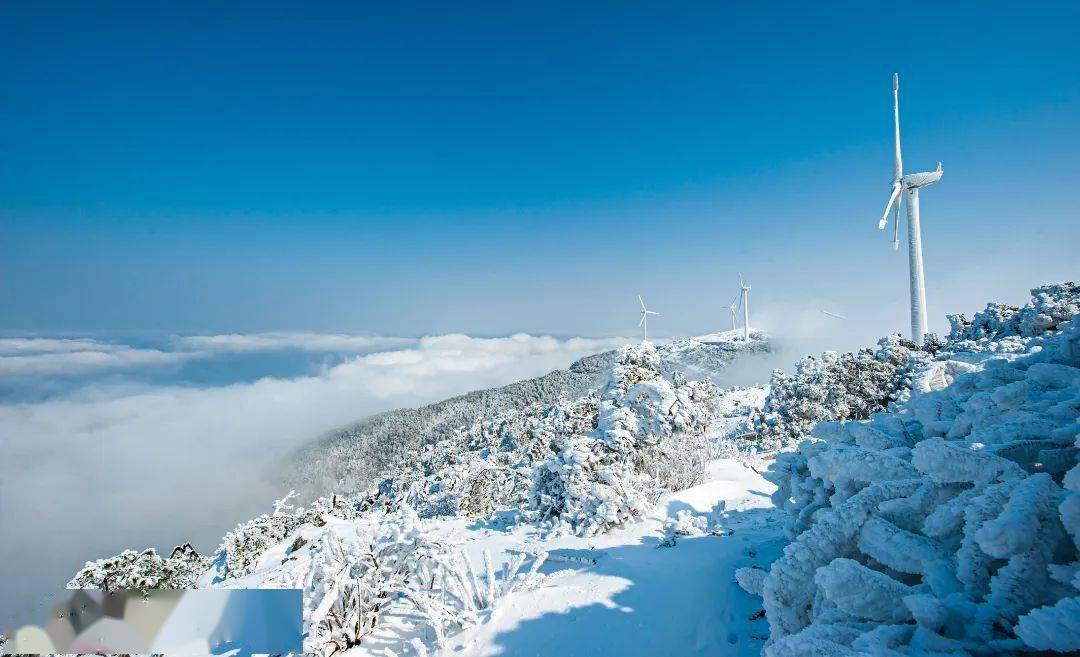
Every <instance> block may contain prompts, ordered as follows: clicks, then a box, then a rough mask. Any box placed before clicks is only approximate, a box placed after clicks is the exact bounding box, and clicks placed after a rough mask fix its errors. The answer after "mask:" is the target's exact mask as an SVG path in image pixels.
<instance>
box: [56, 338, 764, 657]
mask: <svg viewBox="0 0 1080 657" xmlns="http://www.w3.org/2000/svg"><path fill="white" fill-rule="evenodd" d="M733 337H734V336H733ZM734 342H736V341H735V340H733V343H734ZM761 349H767V343H766V342H765V340H764V336H762V335H760V334H759V335H757V336H755V338H754V339H753V340H751V342H750V343H749V344H747V343H745V342H743V343H742V344H741V345H740V344H737V343H736V344H724V343H720V344H710V345H705V344H703V343H700V342H697V341H693V340H681V341H675V342H672V343H669V344H666V345H661V346H655V345H652V344H649V343H643V344H641V345H640V346H634V347H627V348H625V349H623V350H622V351H621V352H620V353H618V354H617V358H618V362H617V364H616V365H614V366H613V367H610V368H609V369H608V371H607V372H605V377H606V383H605V384H604V385H603V386H601V387H600V388H599V389H597V390H594V391H592V392H588V393H587V394H584V395H582V396H579V397H577V398H571V399H566V398H562V399H559V400H557V401H555V402H554V403H539V402H538V403H532V404H529V405H525V406H523V407H521V408H520V409H511V410H508V411H504V412H500V413H496V414H494V415H492V416H479V417H477V418H476V419H474V420H473V422H472V423H471V424H469V425H467V426H464V427H461V428H459V429H456V430H452V431H448V432H447V435H446V437H444V438H441V439H439V440H436V441H433V442H428V443H427V444H423V445H422V448H421V450H420V451H419V452H418V453H414V456H413V457H412V459H410V462H409V463H407V464H405V465H404V466H402V467H401V469H399V470H398V471H397V472H395V473H393V474H392V475H391V476H388V477H385V478H384V479H383V480H381V482H380V483H378V485H376V486H374V487H371V488H368V489H366V490H365V491H363V492H362V493H360V494H354V495H345V494H342V495H331V496H328V497H322V498H319V499H317V500H316V501H315V502H314V503H312V504H311V505H309V506H308V507H307V508H296V509H294V508H291V507H290V505H289V504H288V500H283V501H281V502H280V503H279V504H278V505H277V506H276V507H275V511H274V513H273V514H268V515H264V516H260V517H259V518H256V519H254V520H252V521H250V522H247V523H244V524H242V525H240V526H238V527H237V528H236V530H234V531H233V532H230V533H229V534H228V535H227V536H226V537H225V538H224V539H223V542H222V547H221V549H220V550H219V551H218V553H217V555H216V556H215V557H214V558H213V559H208V558H206V557H202V556H199V555H197V554H193V552H192V551H191V550H190V549H188V550H178V551H177V552H175V553H174V555H173V556H172V557H169V558H164V557H162V556H160V555H157V554H156V553H154V552H153V551H145V552H143V553H136V552H131V551H129V552H125V553H124V554H122V555H118V556H117V557H114V558H111V559H106V560H101V561H98V562H95V563H92V564H88V566H87V568H85V569H84V570H82V571H81V572H80V573H78V574H77V575H76V577H75V578H74V579H73V581H72V586H84V587H96V586H128V587H159V586H190V585H192V584H193V583H195V582H196V580H197V583H198V585H200V586H234V585H238V583H240V582H244V581H248V580H247V579H245V578H247V577H249V576H251V575H253V574H254V573H257V572H260V571H263V576H264V581H265V583H266V585H287V584H289V583H291V584H292V585H300V584H302V585H303V586H301V588H305V590H307V591H308V594H309V595H308V596H307V600H308V602H309V606H308V608H307V612H308V614H309V617H308V619H307V622H308V628H309V631H310V635H309V642H308V645H309V646H310V647H311V649H312V650H315V651H334V650H340V649H344V648H347V647H349V646H352V645H355V644H358V643H362V641H363V639H364V638H365V637H366V636H367V635H368V634H369V633H370V630H371V629H372V628H374V627H375V626H376V625H377V624H378V623H377V622H376V621H379V620H380V619H381V617H382V615H383V614H385V613H388V610H389V607H390V606H392V605H388V604H387V600H388V598H387V596H389V598H392V599H394V600H398V599H400V600H402V601H404V600H410V601H412V604H414V605H415V604H426V605H428V606H427V607H426V609H427V611H426V612H425V614H428V613H430V614H434V615H433V616H430V618H429V620H430V621H431V626H432V628H440V629H439V630H438V631H440V632H441V631H444V630H447V631H448V630H449V629H451V626H455V627H461V626H463V625H467V624H469V623H471V622H475V619H474V618H473V616H472V615H470V614H472V612H476V611H478V609H477V607H478V606H479V605H481V604H482V601H481V599H480V597H478V596H481V594H479V593H477V592H476V590H475V587H474V586H473V585H472V578H471V577H470V578H468V579H467V581H468V582H469V584H468V586H470V587H472V589H471V590H470V591H465V590H462V589H461V588H460V582H459V583H458V585H455V584H451V583H447V582H448V581H449V580H448V581H443V580H442V579H440V581H439V582H438V583H434V580H432V579H431V578H430V577H425V578H421V581H428V582H429V585H428V588H426V589H424V590H419V589H416V590H413V589H407V586H406V581H408V582H413V583H415V582H416V581H417V579H416V577H417V575H418V574H419V573H420V572H421V571H424V572H428V571H429V570H430V569H432V568H434V569H435V570H436V571H438V573H439V578H443V577H444V576H445V577H451V576H452V575H451V573H454V572H457V569H459V568H461V567H463V566H462V563H461V561H460V560H458V558H457V557H456V556H455V554H456V553H455V552H453V551H449V552H448V551H447V550H446V549H444V548H445V547H446V546H445V543H444V542H443V540H442V539H440V538H430V537H431V536H432V534H431V529H432V527H431V525H432V524H433V523H434V524H435V525H438V524H439V523H440V522H441V521H438V520H433V519H435V518H478V519H479V518H489V519H498V520H500V521H502V522H504V523H505V524H508V525H510V526H515V527H516V526H524V525H529V526H531V527H534V528H535V529H536V530H537V531H543V532H544V533H546V534H551V533H552V532H555V533H568V534H571V535H574V534H578V535H587V534H595V533H599V532H603V531H607V530H610V529H612V528H614V527H616V526H618V525H620V524H623V523H626V522H628V521H631V520H637V519H641V518H643V517H644V516H645V515H646V514H647V513H648V512H649V511H650V510H651V509H652V507H653V505H654V503H655V502H656V500H657V499H659V498H660V497H662V496H663V495H664V494H666V492H668V491H672V490H676V489H682V488H685V487H687V486H691V485H694V484H697V483H699V482H701V481H702V480H703V477H704V476H705V465H706V461H707V459H708V458H709V457H710V455H714V454H716V453H720V452H725V451H726V452H727V453H735V452H736V448H735V447H734V446H733V445H731V444H728V443H727V442H726V440H725V439H726V437H727V436H728V435H731V434H733V433H740V432H741V433H745V432H746V431H747V430H748V429H749V423H748V412H749V410H750V409H751V408H752V407H753V406H755V405H757V404H759V403H760V401H761V399H762V397H763V394H764V392H763V390H761V389H732V390H727V391H721V390H720V389H718V388H717V387H716V386H715V385H714V384H713V383H712V382H711V381H710V380H709V378H708V376H709V375H710V374H713V373H715V372H716V369H717V368H720V367H722V366H723V365H725V364H726V363H727V362H729V361H730V359H731V358H733V357H734V355H735V354H736V353H738V352H739V351H743V350H751V351H753V350H761ZM669 355H671V361H669V360H668V356H669ZM603 358H604V356H601V357H598V358H594V359H591V361H583V362H579V363H577V364H575V365H574V366H573V368H572V370H571V371H573V372H576V373H581V372H582V371H583V370H585V371H588V370H591V369H593V368H594V367H595V365H596V364H597V363H598V362H603ZM676 362H677V364H678V365H691V366H693V368H694V373H695V375H697V376H698V377H699V379H698V380H689V379H687V378H686V377H684V376H682V375H681V374H680V373H678V372H677V371H676V370H675V366H676V364H675V363H676ZM588 375H589V376H591V375H592V372H589V373H588ZM560 377H561V375H555V377H554V378H556V379H558V378H560ZM550 380H551V379H550V378H549V379H548V381H550ZM525 385H527V386H528V389H530V390H541V391H546V390H549V386H545V385H544V384H543V383H537V382H536V380H534V381H533V382H525ZM504 393H505V391H495V392H489V393H486V394H485V393H479V394H478V396H476V397H474V400H475V399H479V400H485V399H491V398H492V397H493V396H495V397H498V396H500V395H502V396H504ZM342 523H344V525H343V524H342ZM330 526H332V527H336V528H339V529H341V528H343V527H344V529H343V531H345V533H346V534H347V535H348V536H350V537H352V538H351V539H350V540H345V539H341V536H338V535H337V534H335V536H324V537H323V538H325V541H316V542H312V543H311V544H310V546H307V547H305V543H307V542H308V541H309V540H310V539H304V538H303V536H304V532H308V533H310V532H312V531H315V530H314V529H312V528H319V527H330ZM358 532H359V533H360V535H361V540H359V541H357V540H354V539H355V537H356V536H357V533H358ZM437 534H438V532H436V535H437ZM403 537H404V538H403ZM410 537H411V538H410ZM301 539H303V540H301ZM339 539H340V540H339ZM327 541H335V542H334V545H335V546H336V547H335V549H334V550H329V548H327V547H326V545H327ZM284 543H288V546H285V547H283V544H284ZM404 544H408V546H410V547H408V548H407V549H406V548H404V547H403V545H404ZM350 545H351V546H353V547H355V548H356V549H357V550H359V552H356V553H350V552H349V551H348V548H347V546H350ZM290 546H291V547H290ZM365 546H366V547H365ZM376 546H379V547H380V548H381V547H385V548H386V550H387V551H386V552H385V553H381V552H380V553H379V557H378V559H372V558H371V557H372V555H371V554H370V553H369V552H364V550H365V549H369V550H375V549H376ZM439 546H442V547H439ZM286 548H288V549H287V550H286V551H287V552H288V555H286V556H285V557H283V559H284V560H286V561H289V562H291V561H294V560H295V559H293V558H292V557H293V552H295V551H296V550H299V549H301V548H302V549H303V550H305V551H306V552H311V551H312V550H315V551H321V552H319V554H321V556H320V557H318V558H314V557H312V559H311V560H310V561H308V562H306V563H308V564H309V566H310V567H309V568H307V570H306V571H304V573H303V574H302V575H303V576H302V577H301V574H297V573H295V572H292V571H290V572H292V574H291V575H289V576H288V577H285V576H284V575H283V574H282V573H281V572H276V574H275V573H268V572H266V569H267V561H266V559H267V558H268V557H267V555H271V554H274V553H275V552H274V550H285V549H286ZM328 550H329V551H328ZM402 550H404V551H402ZM365 555H367V556H366V557H365ZM342 559H344V562H343V561H342ZM365 559H368V560H367V561H365ZM376 562H377V563H379V564H380V566H379V567H377V568H375V567H374V566H373V564H374V563H376ZM281 565H284V564H281ZM519 565H520V564H519ZM373 568H374V569H373ZM384 568H390V571H386V572H384ZM319 569H322V570H319ZM271 570H272V569H271ZM330 572H334V573H336V575H335V576H345V577H346V579H347V581H337V580H335V582H334V583H327V582H324V581H323V579H324V577H325V576H328V573H330ZM320 573H321V574H320ZM429 574H430V573H429ZM298 577H299V578H300V579H297V578H298ZM320 582H321V583H320ZM489 583H490V582H489ZM385 587H390V588H389V589H387V588H385ZM402 587H405V588H402ZM432 587H437V588H438V595H439V599H440V601H443V602H445V599H446V598H447V596H449V597H451V598H453V597H454V596H457V597H456V598H455V599H457V600H458V602H457V603H455V604H456V605H457V606H456V607H455V609H456V611H454V612H453V613H450V611H449V610H448V609H443V611H442V612H438V613H436V610H435V608H434V607H432V606H431V605H433V604H434V603H433V602H432V598H431V596H432V595H434V593H433V592H434V591H435V589H433V588H432ZM455 587H456V588H455ZM379 591H382V593H379ZM373 592H374V593H373ZM489 593H490V591H489ZM383 594H385V595H383ZM483 595H486V596H487V597H485V598H484V600H486V601H487V602H486V603H483V604H488V603H490V602H491V600H490V598H491V595H487V594H483ZM421 599H422V600H423V601H424V602H418V601H419V600H421ZM350 600H351V601H352V602H349V601H350ZM357 600H361V602H357ZM376 609H377V610H380V611H378V612H375V611H373V610H376ZM335 610H336V611H335ZM466 611H467V612H469V614H466V613H465V612H466ZM357 614H359V615H357ZM371 614H374V615H373V616H371ZM440 614H443V615H440ZM445 614H450V615H449V616H445ZM462 614H465V615H464V616H462ZM369 616H370V618H369ZM346 617H347V618H346ZM425 617H427V616H425ZM357 618H364V619H366V620H364V622H363V623H361V625H363V626H364V629H363V630H358V629H356V627H357V626H356V624H355V623H353V621H354V620H356V619H357ZM443 625H446V627H445V628H444V627H443ZM348 627H353V630H349V629H348ZM433 631H434V630H433Z"/></svg>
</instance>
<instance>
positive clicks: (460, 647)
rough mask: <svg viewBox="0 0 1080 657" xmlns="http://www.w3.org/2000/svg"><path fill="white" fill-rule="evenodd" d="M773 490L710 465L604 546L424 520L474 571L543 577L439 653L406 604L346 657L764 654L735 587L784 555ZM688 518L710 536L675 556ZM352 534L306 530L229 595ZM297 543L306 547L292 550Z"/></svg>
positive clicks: (724, 462) (742, 465) (735, 466)
mask: <svg viewBox="0 0 1080 657" xmlns="http://www.w3.org/2000/svg"><path fill="white" fill-rule="evenodd" d="M774 491H775V487H774V486H773V485H772V484H770V483H769V482H768V481H766V480H765V479H764V478H762V477H761V475H760V474H758V473H757V472H755V469H754V467H753V466H752V465H751V464H750V463H748V462H746V461H743V460H736V459H718V460H715V461H712V462H711V463H710V464H709V468H708V480H707V481H706V482H704V483H702V484H699V485H697V486H694V487H692V488H689V489H686V490H683V491H680V492H678V493H672V494H669V495H666V496H664V497H663V498H661V500H660V502H659V503H658V504H657V505H656V507H655V509H654V510H653V512H652V513H651V514H649V516H648V517H646V518H645V519H644V520H642V521H640V522H636V523H632V524H629V525H627V526H624V527H622V528H619V529H616V530H613V531H611V532H609V533H607V534H602V535H599V536H594V537H588V538H586V537H579V536H573V535H555V536H551V535H545V533H544V532H543V531H541V530H540V529H538V528H537V527H536V526H534V525H529V524H517V525H512V526H508V527H507V526H500V524H499V522H498V518H496V519H494V520H493V521H474V520H470V519H468V518H439V519H433V520H429V521H425V525H426V527H425V528H426V530H427V532H428V535H429V537H430V538H432V539H434V540H437V541H440V542H445V543H447V544H452V545H454V546H459V547H460V548H461V549H463V550H464V551H465V552H466V553H467V554H468V555H469V557H470V559H471V561H472V562H473V563H477V564H479V563H483V559H484V558H483V554H484V552H485V551H486V552H488V554H489V555H490V557H491V562H492V565H493V568H494V571H495V572H496V573H501V572H502V570H503V567H504V565H505V564H508V563H509V562H510V561H511V560H512V559H513V557H514V556H515V555H516V554H518V553H521V552H525V553H528V554H537V553H541V552H544V553H547V555H548V556H547V559H546V561H545V563H544V565H543V567H542V568H541V569H540V571H539V572H540V573H541V574H542V575H543V577H542V578H540V579H539V582H538V583H537V584H536V585H535V586H533V587H530V588H528V589H526V590H522V591H518V592H513V593H510V594H509V595H507V596H504V597H501V598H500V599H498V601H497V602H496V604H495V605H494V608H493V609H492V610H490V611H489V612H488V613H489V615H487V616H486V617H484V618H483V622H481V623H480V624H479V625H476V626H474V627H471V628H468V629H466V630H465V631H464V632H460V633H458V634H456V635H452V636H450V637H449V638H448V640H447V642H446V645H445V647H444V648H443V649H442V650H441V652H440V651H438V650H437V649H436V647H435V646H434V632H433V631H432V630H431V628H430V627H428V626H427V625H426V624H425V623H424V621H423V619H421V618H420V617H419V616H418V614H417V613H416V611H415V609H414V607H413V606H411V605H410V604H408V603H407V602H404V601H398V602H395V603H394V604H395V605H396V608H395V609H394V611H392V612H391V613H390V614H389V615H388V616H387V617H384V619H383V620H382V621H381V622H380V624H379V627H378V628H377V629H376V632H375V633H374V635H372V636H370V637H368V639H367V640H366V641H365V642H364V644H363V645H361V646H357V647H354V648H352V649H350V650H349V651H347V653H345V654H348V655H351V656H352V657H367V656H371V657H376V656H378V657H387V656H389V655H398V656H401V657H404V656H405V655H417V654H422V652H420V651H422V650H430V654H432V655H462V656H476V657H486V656H488V655H523V656H524V655H583V656H584V655H621V656H626V657H632V656H634V655H641V656H643V657H644V656H646V655H647V656H649V657H658V656H662V655H673V656H674V655H745V656H747V657H749V656H751V655H757V654H759V652H760V650H761V646H762V644H763V642H764V640H765V638H766V637H767V636H768V625H767V623H766V621H765V619H764V618H762V617H761V615H760V613H759V612H760V610H761V602H760V600H758V599H756V598H755V597H753V596H751V595H749V594H747V593H745V592H743V591H742V589H740V588H739V587H738V585H737V584H736V583H735V579H734V572H735V570H736V569H737V568H740V567H746V566H754V565H759V566H763V567H767V564H768V563H770V562H771V561H772V560H774V559H775V558H776V557H777V556H778V555H779V554H780V551H781V549H782V547H783V530H782V528H781V523H780V518H779V517H778V515H777V513H776V511H775V510H774V509H773V508H772V503H771V501H770V499H769V496H770V495H771V494H772V493H773V492H774ZM688 516H690V517H693V518H697V519H699V522H700V523H701V524H703V525H704V529H705V533H703V534H699V535H678V534H676V535H675V538H674V541H673V543H674V545H670V543H671V542H672V541H671V540H670V536H671V533H672V532H671V529H670V528H671V526H672V525H673V524H675V523H677V522H678V521H679V520H684V523H685V519H686V518H687V517H688ZM358 522H363V520H360V521H358ZM349 523H350V521H335V522H331V523H328V524H327V525H325V526H324V527H320V528H315V527H311V526H305V527H303V528H300V529H298V530H297V531H296V532H294V533H293V534H290V535H289V536H288V537H287V538H286V539H285V540H283V541H281V542H280V543H279V544H278V545H276V546H274V547H273V548H271V549H269V550H267V551H266V553H265V554H264V555H263V557H262V558H261V559H260V565H259V567H258V568H257V569H256V571H255V572H253V573H252V574H250V575H248V576H246V577H244V578H241V579H238V580H233V581H231V582H230V583H229V586H231V587H248V586H261V587H265V586H279V585H281V583H282V580H280V579H279V576H280V574H281V573H282V565H283V562H288V563H289V567H290V568H293V569H295V570H298V571H304V570H306V569H307V568H308V564H307V563H305V562H306V560H310V559H311V558H312V554H313V552H312V550H313V549H314V548H316V547H317V546H318V545H319V543H320V541H323V540H326V538H327V535H328V534H331V533H332V534H336V535H345V534H348V533H349V531H350V529H351V528H350V527H349ZM695 533H696V532H695ZM298 539H302V541H303V542H304V546H303V547H301V548H300V549H297V550H291V549H290V548H291V546H293V545H295V544H296V543H297V541H298ZM665 539H667V541H666V542H665ZM496 577H497V578H499V576H498V575H497V576H496ZM500 579H501V578H500ZM415 639H419V640H421V641H423V643H424V647H423V648H418V647H417V646H415V645H414V644H413V643H412V641H413V640H415Z"/></svg>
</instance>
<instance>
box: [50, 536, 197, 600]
mask: <svg viewBox="0 0 1080 657" xmlns="http://www.w3.org/2000/svg"><path fill="white" fill-rule="evenodd" d="M210 563H211V559H210V558H209V557H205V556H203V555H200V554H199V553H198V552H196V551H195V548H193V547H191V545H190V544H184V545H181V546H179V547H177V548H174V549H173V551H172V554H171V555H170V556H168V557H162V556H161V555H159V554H158V553H157V551H155V550H154V549H153V548H149V549H146V550H143V551H142V552H136V551H135V550H124V551H123V552H121V553H120V554H118V555H116V556H115V557H109V558H107V559H98V560H97V561H88V562H86V565H85V566H84V567H83V568H82V569H81V570H80V571H79V572H77V573H75V576H74V577H73V578H71V581H70V582H68V583H67V588H69V589H106V590H113V589H142V590H145V589H190V588H194V587H195V584H196V582H197V581H198V579H199V576H200V575H202V574H203V572H205V571H206V569H207V568H209V567H210Z"/></svg>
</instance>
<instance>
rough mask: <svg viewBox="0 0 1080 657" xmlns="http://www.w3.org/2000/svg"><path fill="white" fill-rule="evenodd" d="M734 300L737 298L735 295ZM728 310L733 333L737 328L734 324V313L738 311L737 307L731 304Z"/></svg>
mask: <svg viewBox="0 0 1080 657" xmlns="http://www.w3.org/2000/svg"><path fill="white" fill-rule="evenodd" d="M736 298H738V296H737V295H736ZM728 308H729V309H730V310H731V330H732V331H735V330H736V329H738V328H739V325H738V324H737V323H736V320H735V311H736V310H738V308H739V305H738V304H735V303H733V304H731V305H730V306H728Z"/></svg>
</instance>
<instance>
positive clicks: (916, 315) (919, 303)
mask: <svg viewBox="0 0 1080 657" xmlns="http://www.w3.org/2000/svg"><path fill="white" fill-rule="evenodd" d="M892 92H893V128H894V135H895V139H896V171H895V173H894V175H893V183H892V195H891V196H889V202H888V204H886V205H885V212H884V214H882V215H881V221H880V222H878V228H879V229H881V230H884V229H885V226H886V224H888V223H889V211H890V210H892V209H893V207H894V205H895V208H896V210H895V214H894V216H893V241H892V247H893V250H894V251H895V250H896V249H898V248H899V247H900V193H901V192H903V193H904V195H905V196H906V197H907V217H908V264H909V266H910V269H911V272H910V276H911V339H912V340H914V341H915V343H916V344H922V341H923V336H924V335H926V333H927V332H928V331H929V329H928V327H927V324H926V278H925V276H924V274H923V257H922V230H921V229H920V226H919V188H920V187H926V186H927V185H932V184H934V183H936V182H937V181H939V180H941V162H938V165H937V170H936V171H928V172H925V173H912V174H908V175H906V176H905V175H904V167H903V161H902V158H901V157H900V76H899V75H897V74H895V73H894V74H893V79H892Z"/></svg>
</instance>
